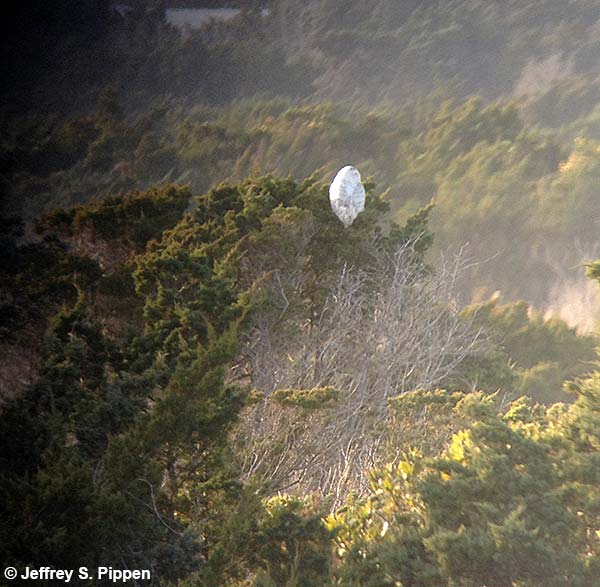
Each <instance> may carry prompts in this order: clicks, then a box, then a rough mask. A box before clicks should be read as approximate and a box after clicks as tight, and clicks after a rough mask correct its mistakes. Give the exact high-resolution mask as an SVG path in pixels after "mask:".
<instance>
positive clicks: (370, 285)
mask: <svg viewBox="0 0 600 587" xmlns="http://www.w3.org/2000/svg"><path fill="white" fill-rule="evenodd" d="M414 245H415V242H414V241H413V242H409V243H407V244H405V245H403V246H402V247H401V248H400V249H399V250H397V251H395V252H394V253H393V254H388V253H384V252H383V251H380V252H379V254H377V255H375V256H374V258H375V260H376V262H375V263H374V264H373V265H372V267H371V268H370V269H369V270H368V271H364V270H357V269H354V268H351V267H348V266H345V267H344V268H343V269H342V270H341V272H340V273H339V276H338V279H337V281H336V283H335V284H334V286H333V287H332V288H331V289H330V290H329V292H328V295H327V296H326V298H325V302H324V303H323V305H322V307H321V308H320V309H319V311H313V312H312V314H311V315H310V316H304V317H303V319H302V320H297V319H290V313H291V312H292V310H290V307H291V306H292V304H291V303H290V299H291V298H292V297H293V295H294V294H293V292H290V291H286V285H287V283H288V282H287V280H286V277H285V276H282V275H281V274H276V275H273V277H272V280H271V287H272V292H271V295H274V296H275V295H278V296H280V298H281V299H282V300H285V301H284V302H282V304H281V308H282V310H281V311H280V312H279V313H276V312H273V311H265V312H259V313H258V315H257V316H256V320H255V327H254V330H253V331H252V332H251V334H250V335H249V337H248V339H247V342H246V345H245V348H244V350H243V358H242V361H241V362H242V363H245V364H246V369H247V371H248V373H249V374H250V377H251V379H252V385H253V386H254V387H255V388H256V389H257V390H258V391H259V392H261V393H262V394H264V398H263V399H261V400H259V401H258V402H257V403H256V404H254V405H253V406H252V407H249V408H248V409H247V410H246V412H245V413H244V414H243V417H242V421H241V424H240V426H239V427H238V429H237V431H236V434H235V438H234V442H235V443H236V444H237V446H238V448H239V449H240V454H241V459H242V469H243V474H244V476H246V477H248V478H255V479H258V480H260V481H261V482H263V483H265V484H267V487H268V488H269V489H270V491H272V492H277V491H282V490H290V488H294V489H295V490H299V491H302V492H320V493H323V494H333V496H334V498H335V500H336V501H338V500H340V499H342V498H343V497H344V496H345V495H346V494H347V493H348V492H349V491H360V490H361V489H362V487H363V485H364V481H365V479H364V473H365V471H367V470H368V469H369V468H371V467H372V466H373V465H374V464H375V463H376V462H377V461H378V458H379V453H378V447H379V445H380V443H381V435H382V433H383V428H384V422H385V421H386V419H387V418H388V399H389V398H390V397H394V396H397V395H398V394H401V393H402V392H405V391H407V390H413V389H417V388H424V389H432V388H435V386H436V385H437V384H439V382H440V381H442V380H443V379H444V378H446V377H447V376H448V375H450V374H451V373H453V372H455V371H456V369H457V368H458V367H459V365H460V364H461V362H462V361H463V360H464V359H465V358H466V357H467V356H469V355H471V354H473V353H475V352H477V351H478V350H480V349H481V347H482V345H483V344H485V341H484V336H483V334H482V332H481V331H479V330H475V329H474V328H472V326H471V325H470V324H468V323H465V321H464V320H461V318H460V316H459V313H458V308H457V307H456V304H455V302H454V295H453V293H454V286H455V284H456V281H457V278H458V276H459V274H460V272H461V270H462V269H463V268H464V266H465V263H466V262H465V260H464V258H463V255H462V253H461V254H458V255H455V256H453V257H452V258H446V259H444V261H443V263H442V267H441V269H440V270H439V271H437V272H435V273H434V272H430V271H428V270H427V269H425V268H424V267H423V265H422V264H421V263H419V262H416V261H415V254H414ZM294 318H297V315H296V316H294ZM282 389H285V390H297V393H296V394H295V395H294V394H291V393H288V394H285V393H284V394H282V393H280V391H277V390H282ZM331 389H335V390H337V392H338V393H337V396H336V398H333V399H332V397H331V395H329V396H327V401H324V402H323V405H322V406H320V405H319V403H318V401H311V402H306V401H304V400H305V399H306V398H307V397H309V395H310V394H312V396H313V399H314V398H316V399H317V400H318V398H319V394H320V393H326V392H327V390H331ZM282 397H283V400H285V401H282Z"/></svg>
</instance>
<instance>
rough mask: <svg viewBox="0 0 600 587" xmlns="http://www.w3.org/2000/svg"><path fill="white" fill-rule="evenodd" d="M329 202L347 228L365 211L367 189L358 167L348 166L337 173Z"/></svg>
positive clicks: (330, 187)
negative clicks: (361, 179)
mask: <svg viewBox="0 0 600 587" xmlns="http://www.w3.org/2000/svg"><path fill="white" fill-rule="evenodd" d="M329 201H330V202H331V209H332V210H333V213H334V214H335V215H336V216H337V217H338V218H339V219H340V220H341V221H342V222H343V223H344V226H345V227H346V228H348V227H349V226H350V225H351V224H352V223H353V222H354V219H355V218H356V217H357V216H358V215H359V214H360V213H361V212H362V211H363V210H364V209H365V188H364V187H363V185H362V182H361V181H360V173H359V172H358V169H356V167H352V165H346V167H342V168H341V169H340V170H339V171H338V172H337V174H336V176H335V178H334V179H333V182H332V183H331V185H330V186H329Z"/></svg>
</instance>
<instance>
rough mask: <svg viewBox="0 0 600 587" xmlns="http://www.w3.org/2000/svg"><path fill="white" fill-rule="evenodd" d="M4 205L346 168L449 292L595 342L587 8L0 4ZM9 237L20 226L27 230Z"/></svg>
mask: <svg viewBox="0 0 600 587" xmlns="http://www.w3.org/2000/svg"><path fill="white" fill-rule="evenodd" d="M2 13H3V14H2V22H3V25H2V26H3V28H4V31H3V33H2V59H1V60H0V63H1V65H0V68H1V77H2V80H3V83H2V88H3V92H2V99H1V114H0V135H1V137H2V139H1V144H0V172H1V178H0V181H1V184H2V192H3V195H4V199H3V208H2V209H3V214H4V216H6V217H14V216H18V217H21V218H23V219H24V220H25V221H26V224H27V225H28V226H29V224H30V223H31V221H32V220H33V219H34V218H35V217H36V216H39V215H40V214H41V213H44V212H47V211H48V210H50V209H53V208H55V207H57V206H70V205H73V204H80V203H85V202H89V201H91V200H94V199H97V198H99V197H101V196H103V195H106V194H108V193H118V192H121V191H124V190H131V189H134V188H145V187H148V186H150V185H156V184H161V183H162V184H166V183H170V182H178V183H183V184H186V183H189V184H190V186H191V188H192V191H193V192H194V193H200V192H202V191H204V190H206V189H207V188H209V187H210V186H212V185H214V184H216V183H217V182H219V181H221V180H223V179H241V178H243V177H246V176H247V175H248V174H253V173H256V174H258V173H261V172H265V171H276V172H278V173H280V174H287V173H291V174H293V175H294V176H296V177H300V178H301V177H306V176H308V175H310V174H312V173H313V172H315V171H317V172H318V174H319V176H321V177H322V178H324V179H326V180H329V179H330V178H331V177H332V174H333V173H334V172H335V171H336V169H337V168H339V167H340V166H342V165H343V164H347V163H352V164H354V165H356V166H357V167H358V168H359V169H360V170H361V172H362V174H363V177H369V176H371V177H372V179H373V180H374V181H375V182H376V184H377V190H378V192H384V191H386V190H387V191H388V195H387V197H388V198H389V201H390V203H391V204H392V216H393V218H394V219H396V220H399V221H402V220H403V219H405V218H406V217H407V216H408V214H410V213H412V212H414V211H415V210H416V209H417V208H418V207H419V206H423V205H425V204H427V203H429V202H433V203H434V204H435V208H434V211H433V213H432V222H431V227H432V229H433V231H434V233H435V248H437V250H443V249H445V248H447V247H449V246H453V247H457V246H461V245H463V244H464V243H470V246H469V249H468V251H469V254H470V255H471V256H472V257H474V259H476V260H477V261H480V263H479V264H478V265H476V266H475V267H474V268H473V269H472V270H471V271H470V272H469V273H468V275H467V276H466V278H465V280H464V283H463V284H462V291H463V294H464V296H465V299H467V300H469V299H476V300H482V299H487V298H488V297H489V296H490V295H491V294H493V293H494V292H496V291H500V292H501V293H502V296H503V299H505V300H516V299H524V300H526V301H527V302H530V303H533V304H535V305H536V306H537V307H539V308H541V309H542V310H543V311H547V312H551V313H554V314H559V315H560V316H562V317H564V318H565V319H566V320H567V321H568V322H569V323H570V324H572V325H577V326H578V327H579V328H580V329H582V330H586V331H590V330H592V329H594V324H595V320H596V317H597V307H598V300H597V295H596V291H595V287H596V286H595V285H594V284H593V283H591V282H589V281H588V280H586V279H585V278H584V276H583V270H582V263H583V262H584V261H586V260H588V259H593V258H595V257H596V256H597V255H598V234H599V233H598V222H599V219H600V197H599V194H598V189H599V187H598V186H599V182H598V178H599V177H600V109H599V108H598V101H599V98H600V2H597V1H593V0H577V1H575V0H573V1H570V2H569V1H564V0H541V1H536V2H533V1H524V0H518V1H510V0H502V1H485V2H484V1H480V2H473V1H467V0H454V1H452V0H450V1H448V0H444V1H435V0H422V1H416V0H413V1H409V0H406V1H403V2H397V1H394V0H375V1H373V2H362V1H358V0H357V1H348V2H338V1H334V0H307V1H292V0H287V1H285V0H281V1H271V2H253V1H245V2H244V1H240V2H217V1H214V2H201V1H192V0H188V1H184V0H178V1H172V2H168V1H163V2H151V1H148V2H143V1H140V0H137V1H136V0H130V1H123V2H110V1H106V0H102V1H100V0H65V1H63V2H60V3H48V2H39V1H37V2H36V1H31V0H30V1H25V2H19V3H16V2H9V3H7V4H5V5H3V8H2ZM27 234H30V233H29V232H27Z"/></svg>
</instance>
